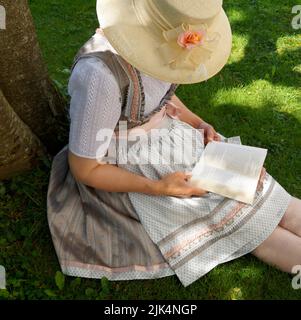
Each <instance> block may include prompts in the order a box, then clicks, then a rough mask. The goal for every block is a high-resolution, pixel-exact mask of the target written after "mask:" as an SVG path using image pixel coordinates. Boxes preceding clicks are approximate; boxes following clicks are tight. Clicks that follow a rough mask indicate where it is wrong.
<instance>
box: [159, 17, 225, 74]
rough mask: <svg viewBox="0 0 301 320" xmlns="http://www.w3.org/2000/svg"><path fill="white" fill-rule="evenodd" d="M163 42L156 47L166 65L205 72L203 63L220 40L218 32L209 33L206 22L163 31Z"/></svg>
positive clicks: (185, 24) (182, 25)
mask: <svg viewBox="0 0 301 320" xmlns="http://www.w3.org/2000/svg"><path fill="white" fill-rule="evenodd" d="M163 37H164V39H165V42H164V43H163V44H161V45H160V46H159V47H158V50H159V53H160V54H161V56H162V57H163V60H164V61H165V64H166V65H170V67H171V68H172V69H181V68H185V69H186V68H188V69H191V70H192V71H199V72H200V73H202V74H205V75H206V74H207V70H206V67H205V63H206V62H207V61H208V60H209V59H210V58H211V56H212V53H213V52H214V50H215V49H216V47H217V44H218V42H219V40H220V35H219V34H218V33H210V32H209V31H208V27H207V25H206V24H200V25H191V24H187V23H182V24H181V25H180V26H178V27H176V28H173V29H170V30H167V31H163Z"/></svg>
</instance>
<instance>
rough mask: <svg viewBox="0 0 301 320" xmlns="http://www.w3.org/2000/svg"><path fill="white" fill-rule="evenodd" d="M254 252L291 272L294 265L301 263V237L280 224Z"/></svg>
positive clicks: (271, 263) (257, 255) (279, 267)
mask: <svg viewBox="0 0 301 320" xmlns="http://www.w3.org/2000/svg"><path fill="white" fill-rule="evenodd" d="M252 254H253V255H255V256H256V257H257V258H258V259H260V260H262V261H264V262H266V263H267V264H270V265H273V266H275V267H276V268H278V269H280V270H282V271H285V272H288V273H291V272H292V269H293V267H294V266H296V265H301V237H299V236H297V235H296V234H294V233H292V232H290V231H288V230H286V229H284V228H282V227H280V226H278V227H277V228H276V229H275V230H274V232H273V233H272V234H271V235H270V236H269V238H267V239H266V240H265V241H264V242H263V243H262V244H261V245H260V246H259V247H257V248H256V249H255V250H254V251H253V252H252Z"/></svg>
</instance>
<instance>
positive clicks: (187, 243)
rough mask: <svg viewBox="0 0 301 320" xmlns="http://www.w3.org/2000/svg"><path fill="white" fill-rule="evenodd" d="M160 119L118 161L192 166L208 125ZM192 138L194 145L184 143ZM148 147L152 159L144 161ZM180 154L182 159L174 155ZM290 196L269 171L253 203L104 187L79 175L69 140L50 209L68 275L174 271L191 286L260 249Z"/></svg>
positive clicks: (157, 168)
mask: <svg viewBox="0 0 301 320" xmlns="http://www.w3.org/2000/svg"><path fill="white" fill-rule="evenodd" d="M82 81H83V82H85V79H84V78H83V79H82ZM93 92H95V90H94V89H93ZM76 99H77V100H78V99H79V98H78V97H76ZM88 116H89V117H90V118H91V119H92V120H93V116H92V115H91V114H88ZM92 120H91V121H92ZM158 126H159V127H156V128H157V129H160V130H157V131H155V132H160V133H159V134H156V133H153V131H154V130H150V131H149V132H148V133H147V134H146V135H142V136H140V137H139V139H136V140H135V141H134V142H131V143H129V144H127V146H126V148H124V147H123V148H119V150H118V153H119V154H120V155H123V157H121V158H127V159H129V160H130V161H120V162H119V163H117V165H118V166H119V167H121V168H124V169H126V170H129V171H130V172H133V173H135V174H138V175H142V176H145V177H148V178H150V179H160V178H162V177H163V176H164V175H166V174H169V173H172V172H175V171H186V172H190V171H192V169H193V167H194V166H195V164H196V162H197V161H198V159H199V158H200V157H201V155H202V152H203V150H204V143H203V141H204V137H203V133H202V131H200V130H197V129H194V128H192V127H191V126H190V125H189V124H187V123H184V122H182V121H180V120H179V119H177V118H175V117H172V116H170V115H168V114H167V113H165V114H164V117H162V121H160V122H159V124H158ZM161 129H162V130H161ZM150 137H151V139H150ZM221 137H222V138H223V139H226V138H225V137H223V136H222V135H221ZM189 139H192V140H189ZM150 141H151V143H150ZM187 141H192V142H193V143H187ZM188 145H189V146H190V149H191V150H187V149H186V150H183V146H186V148H187V146H188ZM166 146H168V148H169V149H168V150H166ZM150 154H151V156H152V160H153V161H151V162H149V161H141V159H148V157H149V155H150ZM167 155H173V156H172V159H170V158H168V159H167V158H166V157H167ZM179 155H180V156H183V157H184V158H183V159H180V160H183V161H178V160H179V159H176V158H177V156H179ZM137 159H140V161H137ZM170 160H171V161H170ZM291 198H292V197H291V195H290V194H289V193H288V192H287V191H286V190H285V189H284V188H283V187H282V186H281V185H280V184H279V183H278V182H277V181H276V180H275V179H274V178H273V177H272V176H271V175H270V174H269V173H267V174H266V176H265V177H264V181H263V187H262V188H261V189H258V190H257V193H256V197H255V201H254V203H253V204H252V205H247V204H244V203H242V202H239V201H236V200H232V199H229V198H225V197H223V196H220V195H217V194H214V193H211V192H209V193H208V194H206V195H205V196H202V197H192V198H185V199H184V198H177V197H172V196H151V195H147V194H142V193H126V192H125V193H112V192H105V191H103V190H97V189H95V188H91V187H88V186H86V185H84V184H82V183H80V182H78V181H76V180H75V179H74V177H73V175H72V173H71V171H70V169H69V165H68V145H67V146H66V147H65V148H64V149H63V150H62V151H61V152H60V153H59V154H57V155H56V157H55V158H54V160H53V163H52V170H51V175H50V181H49V187H48V196H47V211H48V221H49V227H50V231H51V235H52V239H53V243H54V247H55V250H56V253H57V256H58V259H59V263H60V266H61V269H62V271H63V272H64V273H65V274H66V275H70V276H79V277H87V278H102V277H104V276H105V277H107V278H108V279H109V280H132V279H152V278H161V277H166V276H170V275H176V276H177V277H178V278H179V280H180V282H181V283H182V284H183V285H184V286H188V285H190V284H191V283H193V282H194V281H196V280H197V279H200V278H201V277H202V276H204V275H205V274H206V273H208V272H209V271H210V270H212V269H213V268H215V267H216V266H218V265H220V264H222V263H225V262H227V261H230V260H233V259H236V258H239V257H241V256H243V255H246V254H248V253H250V252H252V251H253V250H254V249H256V248H257V247H258V246H259V245H260V244H261V243H262V242H263V241H264V240H265V239H267V238H268V237H269V235H270V234H271V233H272V232H273V231H274V230H275V228H276V227H277V225H278V224H279V222H280V221H281V219H282V217H283V215H284V213H285V212H286V210H287V207H288V206H289V203H290V201H291Z"/></svg>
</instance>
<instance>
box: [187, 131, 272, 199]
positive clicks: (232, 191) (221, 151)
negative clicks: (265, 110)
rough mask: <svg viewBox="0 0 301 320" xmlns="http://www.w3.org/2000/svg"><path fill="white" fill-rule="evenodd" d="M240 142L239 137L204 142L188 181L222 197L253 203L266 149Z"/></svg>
mask: <svg viewBox="0 0 301 320" xmlns="http://www.w3.org/2000/svg"><path fill="white" fill-rule="evenodd" d="M240 143H241V142H240V139H239V137H234V138H230V139H225V140H224V142H215V141H213V142H210V143H208V144H207V146H206V148H205V149H204V151H203V153H202V156H201V158H200V160H199V162H198V163H197V164H196V166H195V167H194V169H193V171H192V177H191V180H190V182H191V183H192V184H193V185H194V186H197V187H200V188H202V189H204V190H207V191H210V192H214V193H217V194H220V195H222V196H224V197H228V198H231V199H235V200H238V201H241V202H244V203H247V204H253V202H254V198H255V194H256V190H257V185H258V181H259V178H260V175H261V170H262V167H263V164H264V161H265V158H266V156H267V149H262V148H256V147H250V146H244V145H241V144H240Z"/></svg>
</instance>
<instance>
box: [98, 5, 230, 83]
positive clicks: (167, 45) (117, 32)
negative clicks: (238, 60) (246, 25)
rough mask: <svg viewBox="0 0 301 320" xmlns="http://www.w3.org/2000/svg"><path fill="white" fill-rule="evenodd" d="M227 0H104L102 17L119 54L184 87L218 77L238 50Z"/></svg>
mask: <svg viewBox="0 0 301 320" xmlns="http://www.w3.org/2000/svg"><path fill="white" fill-rule="evenodd" d="M222 4H223V1H222V0H98V1H97V15H98V19H99V23H100V28H101V29H102V31H103V33H104V35H105V37H106V38H107V39H108V41H109V42H110V44H111V45H112V47H113V48H114V49H115V50H116V52H117V53H118V54H119V55H120V56H121V57H122V58H124V59H125V60H126V61H127V62H129V63H130V64H131V65H133V66H134V67H135V68H137V69H138V70H140V71H142V72H144V73H145V74H147V75H149V76H152V77H154V78H157V79H159V80H162V81H166V82H170V83H178V84H188V83H198V82H201V81H204V80H207V79H209V78H211V77H212V76H214V75H215V74H216V73H218V72H219V71H220V70H221V69H222V68H223V66H224V65H225V64H226V62H227V60H228V58H229V56H230V53H231V46H232V33H231V27H230V24H229V20H228V18H227V16H226V14H225V12H224V10H223V8H222Z"/></svg>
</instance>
